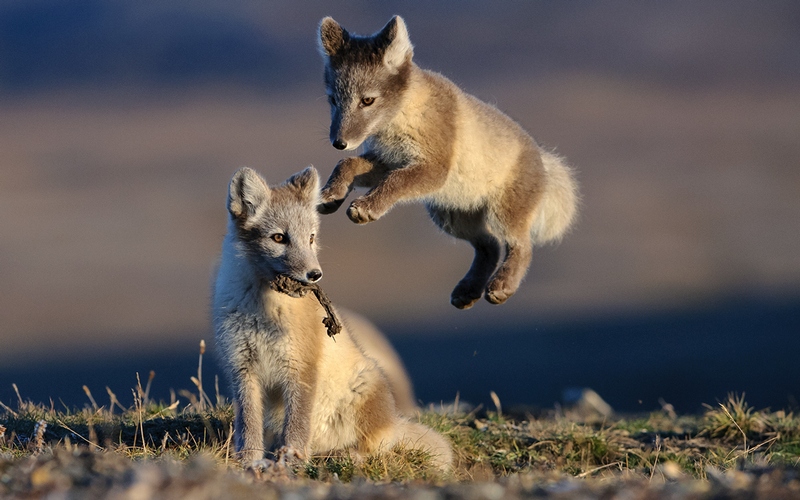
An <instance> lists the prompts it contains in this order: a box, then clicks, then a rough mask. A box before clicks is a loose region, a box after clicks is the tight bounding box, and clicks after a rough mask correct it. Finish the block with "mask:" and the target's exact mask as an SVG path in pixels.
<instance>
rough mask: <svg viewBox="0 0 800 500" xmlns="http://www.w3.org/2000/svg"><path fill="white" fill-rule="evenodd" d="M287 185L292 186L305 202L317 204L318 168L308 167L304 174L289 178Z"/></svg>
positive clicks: (299, 173) (300, 173)
mask: <svg viewBox="0 0 800 500" xmlns="http://www.w3.org/2000/svg"><path fill="white" fill-rule="evenodd" d="M286 184H287V185H289V186H291V187H292V188H293V189H294V190H295V192H296V193H297V194H298V195H299V196H300V199H302V200H303V201H305V202H309V203H311V204H313V205H316V204H317V199H318V198H319V174H318V173H317V169H316V168H314V167H306V168H305V170H303V171H302V172H298V173H296V174H294V175H293V176H291V177H289V180H287V181H286Z"/></svg>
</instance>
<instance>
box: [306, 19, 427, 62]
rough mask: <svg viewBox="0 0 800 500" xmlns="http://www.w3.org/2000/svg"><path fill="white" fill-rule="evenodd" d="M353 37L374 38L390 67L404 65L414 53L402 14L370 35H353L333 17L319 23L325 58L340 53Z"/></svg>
mask: <svg viewBox="0 0 800 500" xmlns="http://www.w3.org/2000/svg"><path fill="white" fill-rule="evenodd" d="M353 38H355V39H358V40H365V39H372V41H373V42H374V47H375V48H377V50H378V51H380V52H381V53H382V57H383V62H384V64H386V65H387V66H388V67H390V68H397V67H399V66H401V65H403V64H404V63H405V62H407V61H409V60H411V57H412V56H413V55H414V46H413V45H411V40H410V39H409V36H408V29H407V28H406V23H405V21H403V18H402V17H400V16H394V17H392V18H391V19H390V20H389V22H388V23H386V25H385V26H384V27H383V28H382V29H381V30H380V31H378V32H377V33H375V34H373V35H371V36H369V37H359V36H351V35H350V33H348V32H347V30H346V29H344V28H343V27H342V26H341V25H340V24H339V23H337V22H336V21H335V20H334V19H333V18H332V17H326V18H324V19H323V20H322V21H321V22H320V24H319V50H320V54H322V56H323V57H325V58H330V57H334V56H336V55H338V54H340V53H341V52H342V51H343V49H345V48H346V46H347V45H348V43H349V42H350V40H351V39H353Z"/></svg>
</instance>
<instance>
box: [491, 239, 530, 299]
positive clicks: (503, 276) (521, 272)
mask: <svg viewBox="0 0 800 500" xmlns="http://www.w3.org/2000/svg"><path fill="white" fill-rule="evenodd" d="M532 255H533V248H532V245H531V242H530V240H529V239H528V240H521V241H520V242H518V243H516V244H512V243H506V258H505V260H504V261H503V263H502V264H501V265H500V268H499V269H498V270H497V272H496V273H495V274H494V276H492V279H491V280H490V281H489V284H488V285H487V286H486V300H488V301H489V302H491V303H492V304H502V303H503V302H505V301H506V300H508V299H509V298H510V297H511V296H512V295H514V293H515V292H516V291H517V289H518V288H519V285H520V283H522V278H524V277H525V274H526V273H527V272H528V266H529V265H530V263H531V257H532Z"/></svg>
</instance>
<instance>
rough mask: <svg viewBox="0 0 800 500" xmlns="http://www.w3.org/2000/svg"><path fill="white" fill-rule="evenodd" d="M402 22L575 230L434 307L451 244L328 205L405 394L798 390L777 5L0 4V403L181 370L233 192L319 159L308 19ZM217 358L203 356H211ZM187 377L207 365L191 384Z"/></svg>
mask: <svg viewBox="0 0 800 500" xmlns="http://www.w3.org/2000/svg"><path fill="white" fill-rule="evenodd" d="M393 14H401V15H403V16H404V18H405V19H406V22H407V24H408V26H409V30H410V33H411V38H412V42H413V43H414V44H415V60H416V61H417V63H418V64H420V65H421V66H423V67H426V68H431V69H435V70H437V71H440V72H442V73H444V74H445V75H446V76H448V77H450V78H451V79H452V80H454V81H455V82H456V83H458V84H460V85H461V86H462V87H463V88H464V89H465V90H467V91H468V92H470V93H473V94H475V95H477V96H479V97H480V98H482V99H484V100H486V101H489V102H491V103H493V104H496V105H497V106H498V107H499V108H500V109H502V110H504V111H506V112H508V113H509V114H510V115H511V116H512V117H513V118H515V119H517V120H518V121H519V122H520V123H522V125H523V126H524V127H525V128H527V129H528V130H529V131H530V132H531V133H532V134H533V135H534V137H536V138H537V140H538V141H539V142H540V143H541V144H542V145H544V146H545V147H548V148H552V149H556V150H557V151H558V152H559V153H560V154H562V155H565V156H566V157H567V158H568V160H569V161H570V162H571V163H572V164H573V165H574V166H575V168H576V170H577V172H578V176H579V180H580V184H581V190H582V196H583V202H582V203H583V205H582V210H581V216H580V220H579V223H578V224H577V226H576V227H575V229H574V231H573V233H572V234H570V235H569V236H568V237H567V238H566V239H565V240H564V242H563V243H561V244H560V245H558V246H555V247H548V248H544V249H540V250H539V251H537V252H536V254H535V256H534V262H533V265H532V268H531V271H530V273H529V275H528V278H527V280H526V282H525V283H524V284H523V286H522V288H521V290H520V292H519V293H518V294H517V295H516V296H515V297H514V298H513V299H512V300H511V301H510V302H509V303H507V304H505V305H503V306H499V307H495V306H491V305H490V304H488V303H486V302H480V303H478V305H477V306H476V307H474V308H473V309H472V310H470V311H457V310H456V309H454V308H453V307H452V306H450V305H449V294H450V291H451V290H452V288H453V286H455V284H456V283H457V281H458V280H459V279H460V278H461V276H462V275H463V274H464V273H465V272H466V270H467V269H468V267H469V264H470V261H471V249H470V247H469V246H468V245H466V244H464V243H462V242H457V241H456V240H453V239H451V238H449V237H448V236H446V235H443V234H440V233H439V232H438V231H437V230H436V229H435V228H434V226H433V224H432V223H430V221H429V220H428V219H427V216H426V215H425V210H424V208H423V207H422V206H421V205H410V206H406V207H401V208H398V209H395V210H394V211H393V212H392V213H390V214H389V215H388V216H386V217H385V218H383V219H382V220H380V221H379V222H377V223H374V224H370V225H368V226H365V227H360V226H356V225H354V224H352V223H351V222H349V220H347V218H346V216H345V215H344V214H343V213H337V214H334V215H331V216H327V217H325V218H323V227H322V235H321V238H322V243H323V248H324V252H323V254H322V256H321V262H322V265H323V269H324V271H325V279H324V281H323V285H324V287H325V289H326V291H327V292H328V294H329V295H330V296H331V297H332V298H333V299H334V300H335V301H336V302H337V303H338V304H339V305H341V306H346V307H349V308H351V309H354V310H357V311H359V312H361V313H363V314H365V315H367V316H368V317H369V318H371V319H372V320H373V321H375V322H376V323H377V324H378V325H379V326H380V327H381V328H382V329H384V330H385V331H387V332H388V333H389V334H390V335H391V337H392V339H393V340H394V341H395V343H396V344H397V345H398V348H399V349H400V351H401V354H402V355H403V357H404V358H405V359H406V362H407V363H408V365H409V368H410V370H411V372H412V376H413V378H414V379H415V382H416V385H417V388H418V393H419V395H420V397H421V399H423V400H425V401H431V400H434V401H439V400H442V399H444V400H447V399H452V398H453V397H454V395H455V392H456V391H460V392H461V395H462V398H465V396H466V398H467V399H471V400H473V401H475V402H480V401H481V400H483V399H487V395H488V390H491V389H493V390H495V391H497V393H498V394H499V395H500V397H501V399H503V398H504V397H505V398H506V400H510V401H511V402H512V403H528V404H535V405H545V406H546V405H550V404H552V402H554V401H555V400H557V399H558V398H559V397H560V391H561V390H562V389H564V388H567V387H570V386H572V385H577V386H591V387H594V388H595V389H598V391H599V392H600V394H601V395H603V396H604V397H606V398H607V399H609V402H611V403H612V405H614V406H616V407H618V408H622V409H628V410H636V409H644V410H649V409H651V408H652V407H654V406H657V404H656V403H655V401H657V399H658V398H659V397H665V398H667V399H668V400H671V401H674V402H676V403H678V404H680V405H682V406H683V407H684V408H685V409H688V410H694V409H696V408H697V407H699V405H700V403H702V402H713V398H715V397H719V398H721V397H723V396H724V395H725V392H726V391H729V390H735V391H743V390H746V391H748V399H749V400H752V401H754V402H756V403H757V404H758V403H761V404H763V405H772V406H774V407H777V406H786V405H792V404H795V400H794V399H793V398H794V397H796V396H798V395H800V389H798V387H799V386H800V385H799V384H798V382H799V381H800V368H798V366H797V363H796V362H795V359H796V353H797V352H799V351H798V349H800V340H798V339H799V338H800V335H798V334H800V140H799V139H800V4H797V3H796V2H792V1H785V2H781V1H768V2H748V1H711V2H703V3H698V2H673V1H668V2H635V1H619V2H589V1H579V2H543V1H536V2H521V1H520V2H507V3H502V4H498V3H496V2H478V1H474V2H455V1H445V2H438V3H435V4H433V3H431V4H423V3H408V2H381V3H379V4H376V3H373V2H358V1H352V2H341V3H337V4H336V5H335V6H334V5H333V4H329V3H327V2H321V1H320V2H303V3H302V4H298V3H297V2H289V1H285V2H284V1H281V2H264V3H261V2H245V1H241V2H239V1H224V2H223V1H211V0H208V1H191V2H190V1H171V2H138V1H137V2H134V1H132V0H115V1H100V0H78V1H70V2H58V1H24V0H13V1H12V0H8V1H5V2H3V3H2V4H0V317H1V319H2V320H1V321H0V400H2V401H6V402H7V401H9V399H10V398H11V397H12V396H11V395H12V394H13V393H12V392H11V389H10V384H11V382H16V383H17V384H18V385H19V386H20V389H21V390H22V392H23V395H24V396H27V397H31V398H33V399H39V400H47V399H48V398H53V399H55V400H58V398H61V399H63V401H64V402H65V403H66V404H83V399H82V398H83V393H82V391H81V390H80V387H81V385H82V384H88V385H89V386H90V387H92V388H93V390H95V392H96V393H97V392H98V391H99V392H100V393H103V392H104V391H103V387H104V386H105V385H110V386H112V387H113V388H114V390H115V392H117V393H118V394H120V393H122V394H126V393H127V388H129V387H131V386H132V384H133V382H134V381H135V376H134V372H135V371H138V372H140V373H146V372H148V371H149V370H150V369H156V372H157V378H156V385H157V386H158V387H159V388H160V389H161V390H166V389H168V388H169V387H175V388H176V389H177V388H186V387H189V386H190V384H191V383H190V382H189V380H188V378H189V376H190V375H191V374H192V370H194V369H195V368H194V367H195V363H196V351H197V349H196V346H197V343H198V342H199V340H200V339H201V338H204V339H206V341H211V340H212V338H213V336H212V334H211V333H210V324H209V314H208V305H209V295H210V283H211V276H212V271H213V266H214V261H215V259H216V255H217V253H218V250H219V246H220V242H221V238H222V235H223V234H224V231H225V221H226V212H225V196H226V189H227V182H228V180H229V178H230V176H231V175H232V174H233V172H234V171H235V170H236V169H237V168H238V167H239V166H242V165H248V166H251V167H253V168H256V169H257V170H259V171H260V172H262V173H263V174H264V176H265V177H266V178H267V179H268V180H269V181H271V182H273V183H278V182H281V181H283V180H284V179H285V178H286V177H288V176H289V175H290V174H292V173H293V172H296V171H298V170H300V169H301V168H303V167H305V166H306V165H309V164H313V165H315V166H316V167H317V168H318V169H319V170H320V173H321V175H322V176H323V180H324V178H327V176H328V175H329V174H330V172H331V169H332V167H333V166H334V165H335V163H336V161H338V160H339V159H340V158H341V157H342V155H341V153H340V152H338V151H336V150H335V149H333V148H332V147H331V146H330V144H329V143H328V140H327V130H328V124H329V123H328V119H329V114H328V105H327V103H326V101H325V99H324V89H323V85H322V75H321V70H322V63H321V60H320V57H319V55H318V54H317V49H316V38H315V36H316V26H317V23H318V22H319V20H320V19H321V18H322V17H323V16H325V15H332V16H334V17H335V18H336V19H337V20H338V21H339V22H341V23H342V24H343V25H344V26H345V27H346V28H348V29H350V30H351V31H353V32H356V33H361V34H365V33H371V32H373V31H376V30H378V29H379V28H381V27H382V26H383V24H384V23H385V22H386V21H387V20H388V19H389V18H390V17H391V15H393ZM206 366H207V369H208V370H209V374H213V373H215V370H216V366H215V365H214V364H213V363H209V364H207V365H206ZM207 379H210V376H209V375H207Z"/></svg>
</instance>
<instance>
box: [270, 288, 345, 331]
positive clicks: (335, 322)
mask: <svg viewBox="0 0 800 500" xmlns="http://www.w3.org/2000/svg"><path fill="white" fill-rule="evenodd" d="M269 286H270V288H272V289H273V290H275V291H276V292H281V293H285V294H286V295H289V296H291V297H305V296H306V294H307V293H308V292H312V293H313V294H314V296H315V297H316V298H317V300H318V301H319V304H320V305H321V306H322V308H323V309H325V314H327V316H326V317H325V319H323V320H322V324H323V325H325V328H327V329H328V337H333V336H334V335H336V334H337V333H339V332H341V331H342V322H341V321H339V318H338V317H337V316H336V313H335V312H334V310H333V304H332V303H331V301H330V299H329V298H328V296H327V295H325V292H323V291H322V289H321V288H320V287H319V285H317V284H316V283H309V284H306V283H303V282H301V281H298V280H296V279H294V278H291V277H289V276H286V275H283V274H280V275H278V276H277V277H276V278H275V279H274V280H272V281H271V282H270V284H269Z"/></svg>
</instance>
